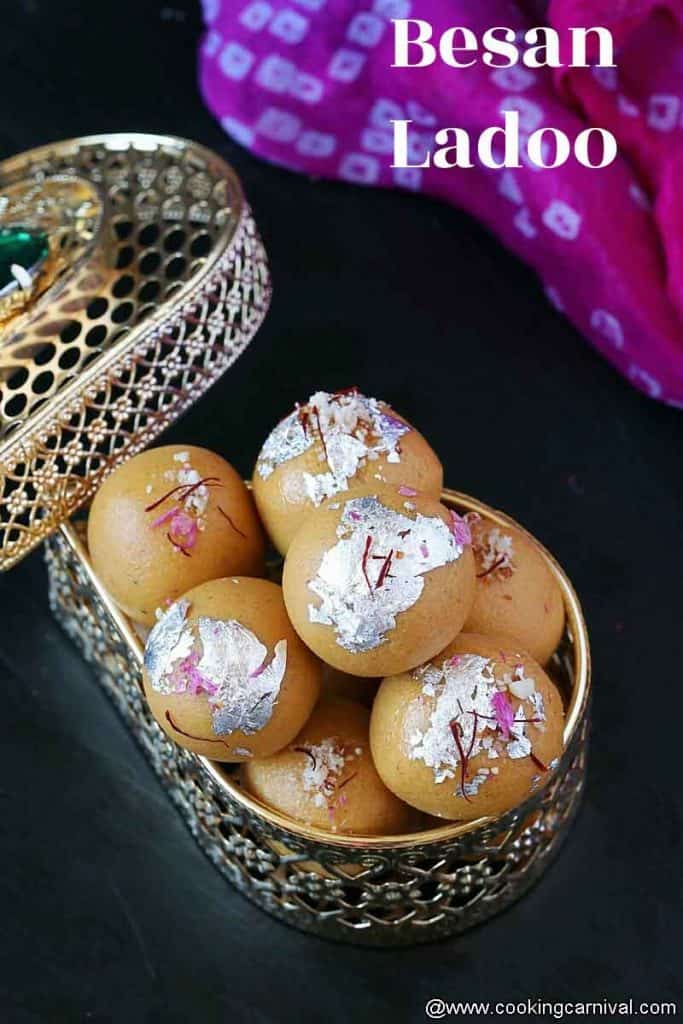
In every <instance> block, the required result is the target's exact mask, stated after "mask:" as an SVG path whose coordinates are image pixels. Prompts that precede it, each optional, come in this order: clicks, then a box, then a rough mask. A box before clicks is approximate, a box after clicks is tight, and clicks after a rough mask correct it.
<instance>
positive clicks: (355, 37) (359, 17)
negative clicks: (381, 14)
mask: <svg viewBox="0 0 683 1024" xmlns="http://www.w3.org/2000/svg"><path fill="white" fill-rule="evenodd" d="M385 27H386V23H385V22H384V21H383V20H382V19H381V18H378V17H377V16H376V15H375V14H367V13H365V12H363V11H360V12H359V13H358V14H356V15H354V17H353V18H352V19H351V21H350V22H349V27H348V29H347V30H346V37H347V39H348V40H349V42H351V43H356V44H357V45H358V46H368V47H372V46H377V44H378V43H379V41H380V39H381V38H382V36H383V35H384V29H385Z"/></svg>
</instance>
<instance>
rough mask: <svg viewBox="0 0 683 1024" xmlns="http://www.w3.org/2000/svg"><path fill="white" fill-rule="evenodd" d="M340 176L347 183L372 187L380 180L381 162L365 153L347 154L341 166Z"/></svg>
mask: <svg viewBox="0 0 683 1024" xmlns="http://www.w3.org/2000/svg"><path fill="white" fill-rule="evenodd" d="M339 176H340V177H341V178H344V179H345V180H346V181H355V182H356V183H358V184H361V185H371V184H373V183H374V182H375V181H377V180H378V178H379V161H377V160H376V159H375V158H374V157H371V156H367V155H366V154H365V153H347V154H346V156H345V157H344V158H343V159H342V161H341V163H340V164H339Z"/></svg>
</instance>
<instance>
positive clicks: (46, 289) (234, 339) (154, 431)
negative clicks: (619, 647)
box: [0, 134, 590, 945]
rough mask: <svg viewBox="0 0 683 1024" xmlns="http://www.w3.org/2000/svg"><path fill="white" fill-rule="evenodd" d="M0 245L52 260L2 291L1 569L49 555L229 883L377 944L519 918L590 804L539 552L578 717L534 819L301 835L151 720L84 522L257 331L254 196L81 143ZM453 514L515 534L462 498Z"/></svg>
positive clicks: (65, 603) (18, 191)
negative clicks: (107, 489) (387, 833)
mask: <svg viewBox="0 0 683 1024" xmlns="http://www.w3.org/2000/svg"><path fill="white" fill-rule="evenodd" d="M19 228H21V231H19V230H18V229H19ZM3 230H5V232H6V233H7V232H9V233H10V234H11V233H12V231H14V233H15V235H16V236H18V235H22V236H25V235H27V233H30V232H33V243H35V244H33V243H32V244H33V247H32V248H31V252H33V253H35V252H37V251H41V252H43V255H42V257H41V259H42V262H40V264H39V265H36V268H32V269H33V270H35V272H34V273H33V274H32V275H30V276H29V280H28V283H26V281H25V280H24V279H25V278H26V275H25V274H21V273H20V274H19V276H18V279H17V280H18V282H19V285H20V286H21V287H18V286H17V285H15V284H12V283H11V282H10V285H9V291H8V290H7V287H6V286H5V287H4V288H3V279H2V278H0V568H2V569H6V568H8V567H10V566H11V565H13V564H15V563H16V562H17V561H18V560H19V559H20V558H22V557H23V556H24V555H25V554H26V553H27V552H28V551H30V550H31V549H32V548H33V547H34V546H35V545H36V544H37V543H39V542H40V541H41V540H44V539H46V538H47V540H46V545H45V552H46V560H47V567H48V575H49V592H50V603H51V606H52V609H53V611H54V614H55V616H56V617H57V619H58V621H59V622H60V623H61V624H62V626H63V627H64V629H65V630H66V631H67V633H68V634H69V635H70V636H71V637H72V638H73V639H74V641H75V642H76V644H77V645H78V646H79V648H80V650H81V651H82V653H83V655H84V657H85V658H86V660H87V661H88V662H89V663H90V664H91V665H92V666H93V668H94V670H95V675H96V677H97V679H98V680H99V682H100V683H101V685H102V686H103V688H104V689H105V691H106V692H107V694H108V695H109V696H110V697H111V698H112V700H113V701H114V702H115V704H116V706H117V707H118V709H119V711H120V712H121V714H122V716H123V718H124V721H125V722H126V724H127V725H128V727H129V728H130V729H131V731H132V733H133V734H134V735H135V737H136V738H137V740H138V741H139V743H140V744H141V746H142V748H143V750H144V752H145V754H146V755H147V757H148V759H149V761H150V763H151V765H152V767H153V769H154V771H155V772H156V773H157V775H158V776H159V778H160V780H161V782H162V784H163V785H164V787H165V788H166V790H167V792H168V793H169V795H170V797H171V799H172V800H173V801H174V803H175V804H176V806H177V807H178V809H179V811H180V813H181V815H182V816H183V818H184V820H185V821H186V823H187V824H188V826H189V828H190V830H191V832H192V834H193V835H194V836H195V838H196V840H197V842H198V843H199V845H200V846H201V847H202V849H203V850H204V851H205V852H206V854H207V855H208V856H209V858H210V859H211V860H212V862H213V863H214V864H215V866H216V867H217V869H218V870H219V871H221V872H222V873H223V874H224V875H225V876H226V877H227V878H228V879H229V880H230V881H231V882H232V883H233V884H234V885H235V886H236V887H237V888H238V889H239V890H240V891H241V892H242V893H244V894H245V895H246V896H248V897H249V898H250V899H251V900H253V901H254V902H255V903H257V904H258V905H259V906H260V907H262V908H263V909H264V910H266V911H268V912H269V913H271V914H272V915H273V916H275V917H277V918H280V919H281V920H283V921H286V922H288V923H290V924H293V925H295V926H297V927H299V928H302V929H305V930H307V931H311V932H315V933H316V934H319V935H323V936H326V937H329V938H333V939H339V940H344V941H352V942H360V943H366V944H374V945H399V944H409V943H414V942H421V941H427V940H430V939H436V938H440V937H444V936H446V935H449V934H452V933H455V932H458V931H462V930H463V929H464V928H467V927H469V926H470V925H472V924H475V923H477V922H479V921H483V920H485V919H486V918H487V917H490V916H491V915H492V914H494V913H496V912H498V911H499V910H502V909H503V908H504V907H506V906H508V905H509V904H510V903H512V902H513V901H514V900H516V899H517V898H518V897H519V896H520V895H521V894H522V893H523V892H524V891H525V890H526V889H527V888H528V887H529V886H530V885H531V884H532V883H533V882H534V881H535V880H536V879H537V878H538V877H539V876H540V875H541V874H542V872H543V871H544V870H545V868H546V866H547V865H548V863H549V862H550V860H551V859H552V857H553V856H554V854H555V852H556V851H557V849H558V848H559V846H560V844H561V842H562V841H563V839H564V837H565V835H566V833H567V830H568V828H569V826H570V823H571V821H572V818H573V816H574V814H575V812H576V809H577V806H578V802H579V799H580V795H581V791H582V787H583V779H584V767H585V753H586V738H587V729H588V698H589V687H590V664H589V649H588V640H587V634H586V627H585V623H584V620H583V617H582V614H581V610H580V607H579V604H578V602H577V599H576V596H575V594H574V592H573V590H572V587H571V585H570V583H569V581H568V580H567V578H566V576H565V575H564V573H563V572H562V570H561V569H560V568H559V567H558V566H557V565H556V563H555V562H554V561H553V560H552V558H551V557H550V556H549V555H547V553H544V554H545V556H546V557H547V558H548V561H549V565H550V568H551V570H552V572H553V573H554V574H555V576H556V578H557V580H558V583H559V585H560V587H561V589H562V592H563V594H564V600H565V604H566V609H567V632H566V636H565V638H564V642H563V645H562V647H561V649H560V651H559V652H558V654H557V655H556V656H555V658H554V661H553V664H552V667H551V672H552V674H553V675H554V677H555V679H556V681H557V682H558V684H559V685H560V687H561V689H562V692H563V694H564V697H565V702H566V707H567V720H566V728H565V749H564V754H563V756H562V757H561V759H560V762H559V764H558V766H557V768H556V769H555V770H553V771H552V772H550V773H548V775H547V776H544V777H543V778H542V779H540V780H539V785H538V788H537V789H536V790H535V792H534V793H533V794H532V795H531V796H530V797H529V799H528V800H527V801H525V803H524V804H523V805H521V806H519V807H517V808H515V809H514V810H513V811H511V812H510V813H508V814H506V815H504V816H502V817H500V818H497V819H495V820H489V819H486V820H481V821H478V822H474V823H471V824H468V825H462V824H443V825H441V826H439V827H434V828H432V829H430V830H427V831H423V832H419V833H414V834H411V835H403V836H391V837H382V838H378V837H373V838H366V837H349V836H339V835H333V834H330V833H327V832H324V831H321V830H319V829H313V828H306V827H305V826H302V825H299V824H297V823H295V822H293V821H291V820H290V819H288V818H286V817H285V816H283V815H281V814H278V813H277V812H275V811H273V810H271V809H269V808H266V807H264V806H261V805H260V804H259V803H258V802H257V801H256V800H254V799H253V798H251V797H250V796H248V795H247V794H246V793H244V792H243V791H242V790H241V789H240V787H239V785H238V784H237V782H236V780H235V778H234V777H233V776H232V775H231V774H230V771H229V770H228V769H226V767H225V766H221V765H218V764H216V763H212V762H210V761H208V760H206V759H203V758H200V757H197V756H195V755H194V754H191V753H189V752H187V751H185V750H183V749H181V748H180V747H178V746H176V745H175V744H174V743H173V742H172V741H171V740H169V739H168V738H167V737H166V736H165V734H164V733H163V732H162V730H161V729H160V728H159V726H158V725H157V724H156V722H155V721H154V719H153V718H152V716H151V714H150V712H149V711H148V708H147V705H146V702H145V700H144V698H143V695H142V690H141V661H142V649H141V642H140V638H139V636H138V634H137V633H136V631H135V630H134V629H133V627H132V626H131V624H130V623H129V622H128V620H127V619H126V617H125V616H124V615H123V614H122V613H121V611H120V610H119V609H118V608H117V607H116V606H115V605H114V604H113V603H112V602H111V600H110V599H109V597H108V596H107V594H106V592H105V591H104V590H103V588H102V586H101V584H100V583H99V580H98V579H97V576H96V574H95V573H94V572H93V569H92V566H91V564H90V561H89V558H88V553H87V551H86V550H85V547H84V544H83V539H82V537H83V531H82V529H81V527H82V523H79V521H78V520H73V519H70V518H69V517H73V515H74V513H76V512H77V510H78V509H80V508H81V507H82V506H84V505H85V504H86V503H87V500H88V499H89V498H90V497H91V496H92V494H93V493H94V492H95V491H96V489H97V487H98V486H99V484H100V482H101V480H102V479H103V478H104V476H105V475H106V474H107V473H108V472H110V471H111V470H112V469H113V468H114V467H115V466H116V465H118V464H119V463H120V462H122V461H123V460H125V459H126V458H129V457H130V456H131V455H133V454H135V453H136V452H138V451H140V450H141V449H143V448H145V447H146V446H147V445H149V443H150V442H151V441H153V440H154V439H155V438H156V437H157V436H158V435H159V434H160V432H161V431H162V430H163V429H164V428H165V427H166V426H167V425H168V424H169V423H171V422H172V421H173V420H175V419H176V418H177V417H178V416H179V415H180V414H181V413H182V412H183V411H184V410H185V409H186V408H187V407H188V406H189V405H190V404H191V403H192V402H194V401H195V400H196V399H197V398H198V397H199V396H200V395H201V394H202V393H203V392H204V390H206V388H208V387H209V386H210V385H211V384H212V383H213V382H214V381H216V380H217V378H218V377H219V376H220V375H221V374H222V373H223V372H224V371H225V370H227V368H228V367H229V366H230V365H231V363H232V362H233V361H234V360H235V359H236V358H237V356H238V355H239V354H240V353H241V352H242V351H243V350H244V348H245V347H246V345H247V344H248V343H249V341H250V340H251V338H252V337H253V336H254V334H255V333H256V331H257V329H258V327H259V326H260V324H261V322H262V320H263V318H264V316H265V313H266V311H267V308H268V303H269V299H270V284H269V276H268V267H267V262H266V257H265V253H264V251H263V247H262V245H261V242H260V239H259V236H258V233H257V231H256V228H255V226H254V223H253V220H252V218H251V214H250V211H249V208H248V206H247V205H246V202H245V200H244V196H243V194H242V190H241V187H240V184H239V181H238V180H237V178H236V176H235V174H234V172H233V171H232V170H231V169H230V168H229V167H228V166H227V165H226V164H225V163H224V162H223V161H222V160H221V159H220V158H219V157H217V156H216V155H215V154H213V153H211V152H210V151H208V150H206V149H204V148H203V147H201V146H197V145H195V144H194V143H190V142H186V141H184V140H181V139H174V138H167V137H159V136H150V135H140V134H124V135H106V136H105V135H103V136H94V137H89V138H81V139H74V140H71V141H69V142H64V143H59V144H56V145H53V146H48V147H43V148H42V149H38V150H33V151H31V152H29V153H26V154H23V155H21V156H18V157H15V158H13V159H12V160H9V161H5V162H4V163H2V164H0V237H6V235H5V236H2V234H1V233H2V231H3ZM44 238H47V239H48V240H49V248H47V249H46V247H45V246H44V245H43V241H44ZM36 240H37V241H36ZM15 241H16V239H15ZM41 246H42V247H43V248H42V249H41ZM29 248H30V247H29ZM26 251H28V249H27V250H26ZM0 273H2V265H1V260H0ZM444 501H446V503H447V504H449V505H451V506H452V507H454V508H457V509H459V510H461V511H478V512H480V513H484V514H486V515H488V516H490V517H491V518H493V519H494V520H496V521H497V522H499V523H501V524H505V523H508V522H510V520H508V519H507V517H505V516H503V515H502V514H499V513H496V512H493V511H492V510H490V509H487V508H485V507H484V506H482V505H481V504H480V503H478V502H476V501H474V500H473V499H470V498H467V497H466V496H464V495H459V494H456V493H455V492H450V491H449V492H445V493H444Z"/></svg>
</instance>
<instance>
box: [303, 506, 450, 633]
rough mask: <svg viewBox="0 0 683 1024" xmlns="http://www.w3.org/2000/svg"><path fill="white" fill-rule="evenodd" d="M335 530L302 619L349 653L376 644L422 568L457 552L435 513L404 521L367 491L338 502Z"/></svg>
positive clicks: (419, 580) (416, 588) (414, 595)
mask: <svg viewBox="0 0 683 1024" xmlns="http://www.w3.org/2000/svg"><path fill="white" fill-rule="evenodd" d="M337 534H338V536H339V540H338V542H337V543H336V544H335V545H334V547H332V548H330V549H329V550H328V551H326V552H325V554H324V555H323V558H322V561H321V563H320V567H319V569H318V571H317V574H316V575H315V576H314V578H313V579H312V580H309V583H308V586H309V589H310V590H312V591H313V593H314V594H316V595H317V596H318V597H319V598H320V600H321V603H320V606H319V607H318V608H316V607H315V606H314V605H312V604H309V606H308V617H309V619H310V621H311V622H318V623H321V624H322V625H325V626H332V627H333V628H334V631H335V635H336V641H337V643H338V644H339V646H340V647H343V648H345V649H346V650H347V651H352V652H354V653H357V652H359V651H369V650H372V649H373V648H375V647H379V645H380V644H382V643H384V642H385V641H386V639H387V637H386V634H387V633H388V632H389V631H391V630H392V629H394V628H395V627H396V616H397V615H399V614H400V613H401V612H404V611H407V610H408V608H411V607H412V606H413V605H414V604H415V603H416V601H417V600H418V599H419V597H420V595H421V594H422V591H423V589H424V578H423V576H424V573H426V572H430V571H431V570H432V569H436V568H438V567H440V566H442V565H446V564H447V563H449V562H454V561H456V560H457V559H458V558H459V557H460V555H461V554H462V552H463V548H462V547H461V546H460V545H459V544H458V543H457V541H456V539H455V537H454V536H453V534H452V532H451V531H450V529H449V528H448V526H447V525H446V523H444V522H443V520H442V519H440V518H439V517H438V516H423V515H421V514H419V513H418V515H417V516H416V518H415V519H410V518H409V517H408V516H405V515H403V514H402V513H400V512H396V511H394V509H391V508H387V507H386V506H385V505H383V504H382V503H381V502H380V501H379V500H378V499H377V497H374V496H367V497H362V498H352V499H350V500H349V501H347V502H346V503H345V505H344V510H343V512H342V515H341V519H340V525H339V527H338V529H337ZM368 545H369V546H368ZM387 560H388V562H387Z"/></svg>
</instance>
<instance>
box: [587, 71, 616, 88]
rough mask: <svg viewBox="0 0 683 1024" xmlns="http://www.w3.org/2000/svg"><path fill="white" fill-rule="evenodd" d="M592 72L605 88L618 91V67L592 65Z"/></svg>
mask: <svg viewBox="0 0 683 1024" xmlns="http://www.w3.org/2000/svg"><path fill="white" fill-rule="evenodd" d="M591 73H592V75H593V77H594V78H595V80H596V82H599V83H600V85H601V86H602V87H603V89H607V91H608V92H616V91H617V89H618V88H619V70H618V68H600V67H592V68H591Z"/></svg>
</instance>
